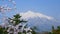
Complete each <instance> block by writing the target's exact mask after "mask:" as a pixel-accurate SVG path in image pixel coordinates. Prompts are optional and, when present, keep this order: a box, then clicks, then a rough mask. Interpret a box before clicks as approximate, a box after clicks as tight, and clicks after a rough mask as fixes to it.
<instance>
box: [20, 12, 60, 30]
mask: <svg viewBox="0 0 60 34" xmlns="http://www.w3.org/2000/svg"><path fill="white" fill-rule="evenodd" d="M20 15H22V18H23V19H25V20H28V24H29V26H36V27H37V28H38V30H39V31H51V28H52V26H54V27H55V28H56V27H57V26H58V25H60V22H59V21H58V20H56V19H55V18H54V17H51V16H47V15H44V14H42V13H38V12H32V11H27V12H24V13H20Z"/></svg>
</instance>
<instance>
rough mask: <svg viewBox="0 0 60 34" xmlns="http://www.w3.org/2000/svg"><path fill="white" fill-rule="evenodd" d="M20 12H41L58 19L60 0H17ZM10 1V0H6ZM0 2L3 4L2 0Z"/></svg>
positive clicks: (59, 16)
mask: <svg viewBox="0 0 60 34" xmlns="http://www.w3.org/2000/svg"><path fill="white" fill-rule="evenodd" d="M15 1H16V6H17V9H18V10H19V12H26V11H29V10H31V11H33V12H40V13H43V14H46V15H49V16H52V17H55V18H57V19H59V18H60V0H15ZM5 3H8V2H5ZM0 4H2V3H1V2H0Z"/></svg>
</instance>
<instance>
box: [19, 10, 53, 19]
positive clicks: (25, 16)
mask: <svg viewBox="0 0 60 34" xmlns="http://www.w3.org/2000/svg"><path fill="white" fill-rule="evenodd" d="M20 15H22V18H23V19H30V18H35V17H40V18H46V19H48V20H52V19H53V17H50V16H47V15H44V14H41V13H38V12H32V11H27V12H24V13H20Z"/></svg>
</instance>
